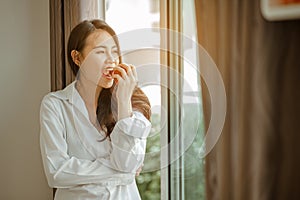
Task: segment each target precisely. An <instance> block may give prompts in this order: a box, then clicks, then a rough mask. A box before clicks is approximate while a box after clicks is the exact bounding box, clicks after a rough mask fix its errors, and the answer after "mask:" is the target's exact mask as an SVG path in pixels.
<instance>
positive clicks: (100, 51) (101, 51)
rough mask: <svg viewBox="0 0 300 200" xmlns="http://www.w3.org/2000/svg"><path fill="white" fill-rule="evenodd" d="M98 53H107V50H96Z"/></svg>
mask: <svg viewBox="0 0 300 200" xmlns="http://www.w3.org/2000/svg"><path fill="white" fill-rule="evenodd" d="M96 53H97V54H102V53H105V51H103V50H99V51H96Z"/></svg>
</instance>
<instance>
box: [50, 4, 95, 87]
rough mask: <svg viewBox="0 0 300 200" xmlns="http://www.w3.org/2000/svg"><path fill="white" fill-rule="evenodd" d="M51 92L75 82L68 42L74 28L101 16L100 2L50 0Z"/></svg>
mask: <svg viewBox="0 0 300 200" xmlns="http://www.w3.org/2000/svg"><path fill="white" fill-rule="evenodd" d="M49 2H50V48H51V51H50V52H51V59H50V61H51V91H56V90H59V89H62V88H64V87H65V86H66V85H68V84H69V83H71V82H72V81H73V80H74V78H75V77H74V76H73V74H72V71H71V68H70V66H69V64H68V60H67V55H66V52H67V42H68V38H69V34H70V32H71V30H72V29H73V27H74V26H76V25H77V24H78V23H79V22H81V21H82V20H85V19H93V18H97V17H98V16H99V11H98V0H88V1H87V0H50V1H49Z"/></svg>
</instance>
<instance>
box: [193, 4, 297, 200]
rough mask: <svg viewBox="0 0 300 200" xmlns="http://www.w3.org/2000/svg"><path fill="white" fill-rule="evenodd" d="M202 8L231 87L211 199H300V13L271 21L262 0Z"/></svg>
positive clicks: (209, 166)
mask: <svg viewBox="0 0 300 200" xmlns="http://www.w3.org/2000/svg"><path fill="white" fill-rule="evenodd" d="M195 9H196V15H197V16H196V17H197V31H198V41H199V43H200V44H201V45H202V46H203V47H204V48H205V49H206V50H207V51H208V53H209V54H210V56H211V57H212V58H213V59H214V61H215V62H216V64H217V66H218V69H219V70H220V72H221V74H222V77H223V81H224V85H225V88H226V95H227V115H226V122H225V125H224V128H223V131H222V134H221V137H220V139H219V141H218V143H217V145H216V146H215V147H214V149H213V151H212V152H210V153H209V155H208V156H207V157H206V183H207V185H206V189H207V191H206V193H207V199H208V200H217V199H221V200H241V199H243V200H248V199H251V200H260V199H272V200H276V199H300V192H299V190H298V188H300V172H299V168H300V145H299V141H300V134H299V133H300V123H299V119H300V103H299V102H300V57H299V52H300V46H299V44H300V37H299V35H300V20H293V21H279V22H269V21H266V20H265V19H264V18H263V17H262V15H261V12H260V0H253V1H238V0H232V1H226V2H225V1H222V0H210V1H207V0H206V1H205V0H195ZM202 90H203V91H202V96H203V105H204V115H205V124H206V127H207V126H208V124H209V119H210V108H209V107H210V99H209V93H208V91H207V89H206V86H205V84H204V83H202Z"/></svg>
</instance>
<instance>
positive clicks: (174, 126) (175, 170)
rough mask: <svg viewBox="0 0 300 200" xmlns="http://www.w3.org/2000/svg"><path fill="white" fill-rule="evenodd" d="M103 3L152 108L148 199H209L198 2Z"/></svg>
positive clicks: (145, 176)
mask: <svg viewBox="0 0 300 200" xmlns="http://www.w3.org/2000/svg"><path fill="white" fill-rule="evenodd" d="M99 1H101V2H102V4H101V5H104V6H102V7H101V9H103V7H104V10H105V20H106V21H107V22H108V24H110V25H111V26H112V27H113V28H114V30H115V31H116V33H117V34H118V37H119V40H120V45H121V50H122V56H123V59H124V61H125V62H128V63H132V64H134V65H135V66H136V67H137V72H138V76H139V86H140V87H141V88H142V90H143V91H144V92H145V93H146V94H147V96H148V97H149V99H150V102H151V105H152V119H151V121H152V126H153V128H152V131H151V133H150V136H149V138H148V140H147V152H146V157H145V166H144V167H143V172H142V173H141V174H140V176H139V177H137V179H136V180H137V184H138V188H139V191H140V194H141V197H142V199H143V200H148V199H172V200H173V199H205V195H204V194H205V183H204V180H205V176H204V162H203V160H202V159H200V157H199V151H200V148H201V145H202V142H203V137H204V130H203V117H202V103H201V96H200V94H201V88H200V74H199V69H198V67H197V62H198V61H197V43H196V42H195V41H196V28H195V27H196V22H195V11H194V0H185V1H183V0H173V1H168V0H161V1H159V0H126V1H124V0H106V1H105V0H103V1H104V2H105V4H104V3H103V1H102V0H99ZM167 1H168V3H167ZM165 10H168V12H163V13H161V11H165ZM167 14H168V15H169V16H167ZM164 24H169V25H172V26H173V27H172V28H174V29H173V30H175V31H174V32H173V33H175V35H177V36H179V37H178V38H177V39H176V40H174V38H175V37H176V36H175V37H174V36H172V32H171V33H170V32H168V31H166V30H165V29H160V25H161V26H162V27H163V25H164ZM163 28H164V27H163ZM176 31H179V32H176ZM178 33H179V34H178ZM171 41H172V42H171ZM164 44H167V45H169V46H164ZM170 46H171V48H175V49H176V50H175V53H174V52H170V51H169V50H170ZM164 47H165V48H164ZM177 50H178V51H177ZM165 61H166V62H165ZM170 66H171V67H170ZM172 66H174V68H172Z"/></svg>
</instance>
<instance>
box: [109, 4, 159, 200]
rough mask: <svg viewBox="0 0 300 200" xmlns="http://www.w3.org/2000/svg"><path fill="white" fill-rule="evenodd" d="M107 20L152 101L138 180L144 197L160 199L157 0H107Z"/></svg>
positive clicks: (144, 199) (125, 56) (124, 56)
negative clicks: (149, 131) (143, 157)
mask: <svg viewBox="0 0 300 200" xmlns="http://www.w3.org/2000/svg"><path fill="white" fill-rule="evenodd" d="M105 21H106V22H107V23H108V24H109V25H110V26H112V28H113V29H114V30H115V31H116V33H117V35H118V38H119V40H120V46H121V51H122V57H123V60H124V62H126V63H131V64H134V65H135V66H136V68H137V72H138V78H139V86H140V87H141V89H142V90H143V91H144V92H145V93H146V95H147V96H148V98H149V100H150V103H151V111H152V117H151V123H152V130H151V133H150V135H149V137H148V139H147V147H146V156H145V161H144V167H143V171H142V172H141V174H140V175H139V176H138V177H137V178H136V182H137V185H138V188H139V191H140V194H141V198H142V199H143V200H148V199H149V200H150V199H151V200H152V199H160V130H161V95H160V94H161V91H160V70H159V64H160V57H159V45H160V40H159V38H160V35H159V32H158V31H155V30H154V29H153V30H152V28H154V27H158V26H159V1H158V0H126V1H124V0H106V13H105Z"/></svg>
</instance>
